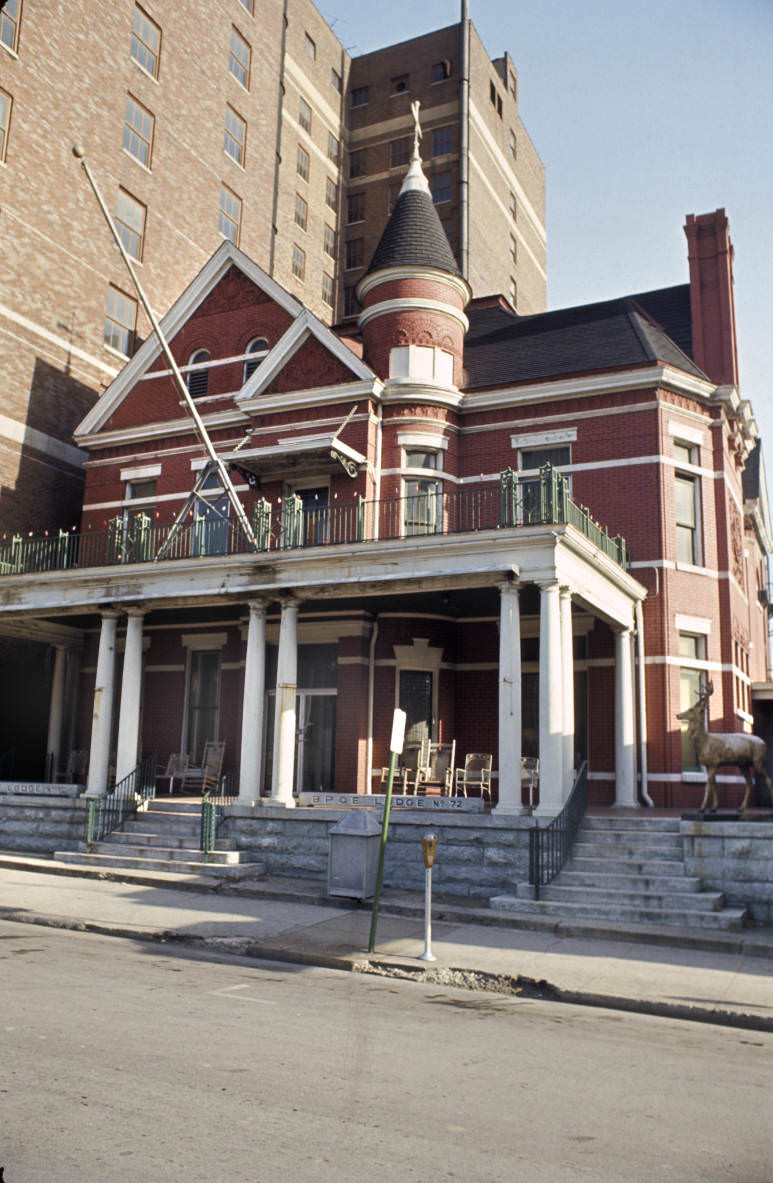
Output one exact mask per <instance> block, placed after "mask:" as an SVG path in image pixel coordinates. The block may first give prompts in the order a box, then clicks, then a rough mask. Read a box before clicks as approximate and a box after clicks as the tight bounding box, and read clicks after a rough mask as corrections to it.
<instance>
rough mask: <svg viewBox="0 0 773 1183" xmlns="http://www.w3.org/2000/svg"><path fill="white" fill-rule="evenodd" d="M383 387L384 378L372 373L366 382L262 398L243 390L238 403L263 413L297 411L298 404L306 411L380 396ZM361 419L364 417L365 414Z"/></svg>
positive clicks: (262, 396)
mask: <svg viewBox="0 0 773 1183" xmlns="http://www.w3.org/2000/svg"><path fill="white" fill-rule="evenodd" d="M262 368H263V367H262V366H259V367H258V369H262ZM382 390H383V383H382V382H381V379H380V378H377V377H376V376H375V375H373V377H372V378H370V379H366V381H364V382H346V383H342V384H341V385H340V386H312V387H308V388H307V389H305V390H287V391H283V392H282V393H281V394H261V395H260V397H259V398H258V397H255V398H246V397H245V396H244V393H243V392H242V395H241V397H240V399H239V405H240V408H241V409H242V410H244V411H256V410H259V411H260V412H261V414H264V415H265V414H268V413H269V412H271V413H273V412H275V411H295V410H297V409H298V408H299V407H300V408H301V409H302V410H304V411H305V410H308V409H309V408H310V407H321V406H325V405H329V404H333V403H344V402H347V401H348V400H349V399H357V398H373V399H377V398H378V397H379V396H380V394H381V392H382ZM245 418H246V416H245ZM360 418H364V415H363V416H360Z"/></svg>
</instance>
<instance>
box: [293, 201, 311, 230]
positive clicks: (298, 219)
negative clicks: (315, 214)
mask: <svg viewBox="0 0 773 1183" xmlns="http://www.w3.org/2000/svg"><path fill="white" fill-rule="evenodd" d="M308 220H309V207H308V205H307V203H306V202H305V201H304V200H303V198H302V197H301V195H300V193H296V194H295V225H296V226H300V228H301V230H305V229H306V224H307V222H308Z"/></svg>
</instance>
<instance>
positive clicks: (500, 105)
mask: <svg viewBox="0 0 773 1183" xmlns="http://www.w3.org/2000/svg"><path fill="white" fill-rule="evenodd" d="M497 115H498V116H499V118H500V119H501V118H502V96H501V95H500V94H498V95H497Z"/></svg>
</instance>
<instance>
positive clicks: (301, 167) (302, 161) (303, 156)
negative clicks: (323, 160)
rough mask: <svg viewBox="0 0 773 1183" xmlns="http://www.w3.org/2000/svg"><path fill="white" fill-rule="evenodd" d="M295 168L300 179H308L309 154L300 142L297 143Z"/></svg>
mask: <svg viewBox="0 0 773 1183" xmlns="http://www.w3.org/2000/svg"><path fill="white" fill-rule="evenodd" d="M295 168H296V171H297V173H298V176H299V177H300V178H301V180H303V181H308V179H309V154H308V152H307V151H306V149H305V148H302V147H301V145H300V144H299V145H298V157H297V162H296V165H295Z"/></svg>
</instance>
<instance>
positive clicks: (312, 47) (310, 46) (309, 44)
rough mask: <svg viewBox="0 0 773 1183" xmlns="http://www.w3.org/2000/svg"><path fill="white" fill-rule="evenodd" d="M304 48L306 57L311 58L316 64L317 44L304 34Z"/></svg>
mask: <svg viewBox="0 0 773 1183" xmlns="http://www.w3.org/2000/svg"><path fill="white" fill-rule="evenodd" d="M303 48H304V49H305V51H306V57H307V58H309V59H310V60H311V61H312V62H316V60H317V46H316V43H315V42H314V41H313V39H312V38H311V37H310V36H309V34H308V33H304V35H303Z"/></svg>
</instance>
